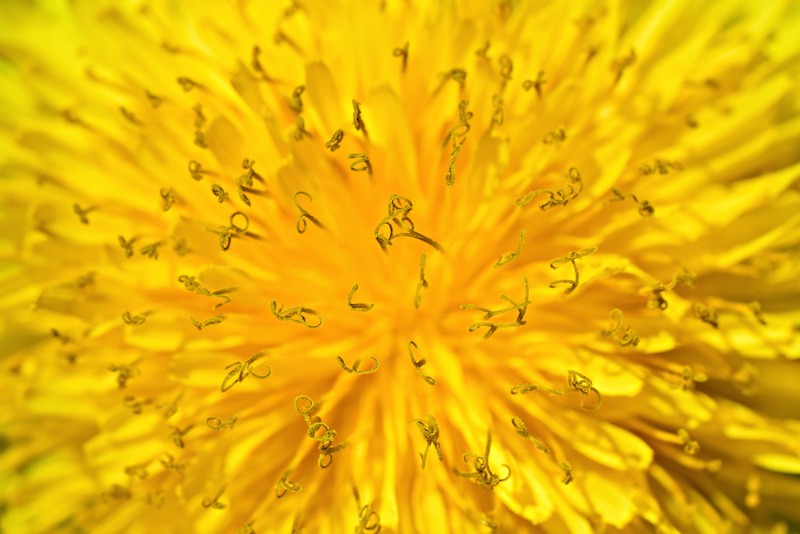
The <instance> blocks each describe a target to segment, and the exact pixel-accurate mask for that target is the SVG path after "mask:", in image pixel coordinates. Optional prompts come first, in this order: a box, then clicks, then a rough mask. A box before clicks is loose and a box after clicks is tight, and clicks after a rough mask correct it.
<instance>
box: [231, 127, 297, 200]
mask: <svg viewBox="0 0 800 534" xmlns="http://www.w3.org/2000/svg"><path fill="white" fill-rule="evenodd" d="M298 119H300V120H298V126H299V127H301V128H302V131H303V132H305V129H304V126H303V124H304V123H303V122H302V118H300V117H298ZM305 133H306V134H307V133H308V132H305ZM301 136H302V134H301ZM255 164H256V162H255V160H251V159H247V158H245V159H244V160H242V168H243V169H245V171H246V172H245V173H244V174H242V175H240V176H239V177H238V178H237V179H236V190H237V192H238V193H239V198H240V199H241V200H242V202H244V203H245V204H247V205H248V206H250V205H251V204H250V199H249V198H248V197H247V195H245V193H251V194H253V195H265V194H266V193H265V192H264V191H257V190H255V189H253V179H256V180H258V181H259V182H261V183H262V184H263V183H265V182H264V178H263V177H262V176H261V175H260V174H258V173H257V172H256V171H255V169H254V168H253V167H254V166H255Z"/></svg>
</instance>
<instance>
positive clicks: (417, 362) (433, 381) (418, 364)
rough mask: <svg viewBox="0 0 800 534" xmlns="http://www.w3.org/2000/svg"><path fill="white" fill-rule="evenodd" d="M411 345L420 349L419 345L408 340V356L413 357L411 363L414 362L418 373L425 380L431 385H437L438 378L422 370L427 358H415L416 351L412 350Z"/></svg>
mask: <svg viewBox="0 0 800 534" xmlns="http://www.w3.org/2000/svg"><path fill="white" fill-rule="evenodd" d="M411 347H414V348H415V349H417V350H419V347H418V346H417V344H416V343H414V342H413V341H409V342H408V356H409V357H410V358H411V363H412V365H414V369H415V370H416V371H417V374H418V375H419V376H420V377H421V378H422V379H423V380H424V381H425V382H427V383H428V384H430V385H431V386H435V385H436V379H435V378H433V377H431V376H427V375H426V374H425V373H423V372H422V366H423V365H425V364H426V363H427V360H425V359H422V360H416V359H414V351H412V350H411Z"/></svg>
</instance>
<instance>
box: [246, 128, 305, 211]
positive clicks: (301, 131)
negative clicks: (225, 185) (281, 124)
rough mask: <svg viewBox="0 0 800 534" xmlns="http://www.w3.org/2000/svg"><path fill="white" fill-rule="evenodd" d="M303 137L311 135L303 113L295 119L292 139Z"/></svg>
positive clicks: (300, 139)
mask: <svg viewBox="0 0 800 534" xmlns="http://www.w3.org/2000/svg"><path fill="white" fill-rule="evenodd" d="M303 137H311V134H310V133H309V131H308V130H306V121H305V120H304V119H303V117H302V116H301V115H298V116H297V119H295V129H294V132H292V139H294V140H295V141H302V140H303ZM248 206H249V204H248Z"/></svg>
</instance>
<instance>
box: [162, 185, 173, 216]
mask: <svg viewBox="0 0 800 534" xmlns="http://www.w3.org/2000/svg"><path fill="white" fill-rule="evenodd" d="M160 193H161V209H162V210H164V211H168V210H169V209H170V208H171V207H172V205H173V204H175V191H173V190H172V188H171V187H170V188H169V189H163V188H162V189H161V191H160Z"/></svg>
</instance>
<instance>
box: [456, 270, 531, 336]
mask: <svg viewBox="0 0 800 534" xmlns="http://www.w3.org/2000/svg"><path fill="white" fill-rule="evenodd" d="M522 280H523V283H524V287H525V297H524V300H523V302H522V303H521V304H517V303H516V302H515V301H514V300H513V299H512V298H511V297H510V296H508V295H506V294H502V295H500V298H501V299H503V300H505V301H507V302H509V303H510V304H511V306H510V307H508V308H503V309H500V310H490V309H489V308H485V307H483V306H476V305H474V304H462V305H461V306H460V307H461V309H462V310H480V311H483V312H485V313H484V316H483V319H484V321H482V322H478V323H473V324H471V325H470V326H469V331H470V332H475V331H476V330H478V329H479V328H488V331H487V332H486V334H484V336H483V337H485V338H488V337H491V336H492V334H494V333H495V332H496V331H497V330H498V329H500V328H515V327H519V326H524V325H525V324H527V322H526V321H524V320H523V319H524V317H525V313H526V312H527V310H528V304H530V303H531V302H530V300H529V299H528V296H529V288H528V277H527V276H524V277H523V278H522ZM514 310H516V311H517V320H516V321H514V322H510V323H500V324H495V323H492V322H486V319H491V318H492V317H494V316H496V315H501V314H504V313H507V312H510V311H514Z"/></svg>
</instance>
